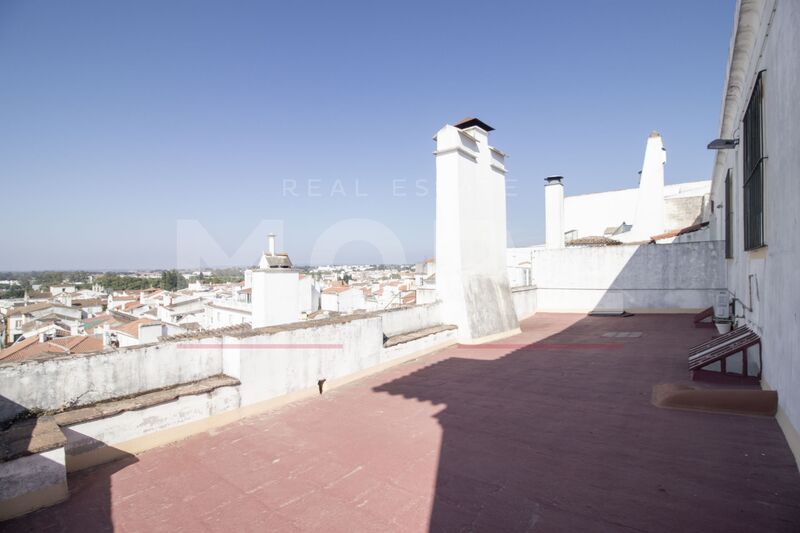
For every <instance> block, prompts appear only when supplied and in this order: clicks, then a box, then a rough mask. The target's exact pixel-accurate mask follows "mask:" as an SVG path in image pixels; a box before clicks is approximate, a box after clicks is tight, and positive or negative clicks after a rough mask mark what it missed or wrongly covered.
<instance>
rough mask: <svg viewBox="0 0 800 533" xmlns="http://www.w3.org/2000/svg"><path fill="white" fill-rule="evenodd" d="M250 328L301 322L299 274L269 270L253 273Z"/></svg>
mask: <svg viewBox="0 0 800 533" xmlns="http://www.w3.org/2000/svg"><path fill="white" fill-rule="evenodd" d="M252 282H253V293H252V302H253V303H252V320H253V327H256V328H260V327H264V326H272V325H275V324H288V323H290V322H296V321H298V320H300V289H299V284H300V273H299V271H296V270H290V269H283V268H268V269H259V270H254V271H253V274H252Z"/></svg>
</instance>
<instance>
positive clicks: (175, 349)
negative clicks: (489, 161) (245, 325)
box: [0, 303, 456, 421]
mask: <svg viewBox="0 0 800 533" xmlns="http://www.w3.org/2000/svg"><path fill="white" fill-rule="evenodd" d="M439 324H442V317H441V306H440V304H439V303H434V304H429V305H420V306H414V307H406V308H396V309H391V310H386V311H381V312H378V313H369V314H365V315H358V316H351V317H344V318H341V319H332V320H319V321H307V322H298V323H294V324H284V325H281V326H273V327H268V328H262V329H261V330H256V331H248V332H247V333H243V334H241V335H239V336H236V337H234V336H222V337H221V336H209V337H205V338H202V337H197V338H190V339H183V340H177V341H168V342H163V343H161V344H157V345H151V346H141V347H136V348H124V349H120V350H114V351H111V352H106V353H97V354H81V355H72V356H64V357H59V358H55V359H51V360H46V361H27V362H20V363H5V364H0V394H1V395H2V399H3V401H2V402H0V421H4V420H9V419H11V418H13V417H14V416H16V415H18V414H20V412H22V411H23V410H26V409H27V410H32V411H57V410H62V409H65V408H70V407H81V406H86V405H92V404H95V403H97V402H102V401H106V400H112V399H118V398H123V397H127V396H133V395H137V394H141V393H144V392H147V391H152V390H156V389H161V388H166V387H172V386H176V385H180V384H184V383H189V382H193V381H198V380H202V379H205V378H208V377H212V376H216V375H219V374H227V375H230V376H232V377H235V378H238V379H239V380H240V381H241V386H240V389H241V405H242V406H245V405H248V404H252V403H254V402H257V401H261V400H265V399H269V398H274V397H276V396H280V395H282V394H286V393H289V392H294V391H298V390H301V389H308V388H310V387H314V386H316V383H317V381H318V380H320V379H328V380H334V379H338V378H342V377H344V376H347V375H350V374H356V373H359V372H363V371H366V370H369V369H370V368H373V367H376V366H379V365H382V364H384V363H388V362H391V361H393V360H395V359H397V358H401V357H404V356H407V355H412V354H414V353H420V352H424V351H427V350H430V349H434V348H437V347H443V346H445V345H447V344H452V343H454V342H455V335H456V332H455V330H449V331H448V332H443V333H440V334H435V335H429V336H426V337H424V338H421V339H418V340H414V341H413V342H409V343H405V344H403V345H400V346H401V347H400V348H398V347H393V348H392V349H387V348H384V346H383V344H384V340H385V338H386V337H391V336H393V335H399V334H403V333H408V332H412V331H417V330H423V329H426V328H430V327H431V326H435V325H439Z"/></svg>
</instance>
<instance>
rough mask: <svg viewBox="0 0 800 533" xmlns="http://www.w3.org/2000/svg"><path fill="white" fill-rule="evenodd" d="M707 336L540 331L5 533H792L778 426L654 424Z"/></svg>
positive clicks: (687, 331)
mask: <svg viewBox="0 0 800 533" xmlns="http://www.w3.org/2000/svg"><path fill="white" fill-rule="evenodd" d="M609 331H624V332H642V335H641V336H640V337H638V338H636V337H604V336H603V333H606V332H609ZM709 335H710V333H709V330H707V329H695V328H693V327H692V319H691V317H690V316H688V315H661V316H654V315H650V316H633V317H628V318H601V317H596V318H593V317H584V316H577V315H546V314H541V315H537V316H536V317H534V318H532V319H530V320H528V321H526V322H525V323H524V324H523V332H522V334H520V335H517V336H516V337H513V338H510V339H506V340H504V341H500V342H499V343H497V344H502V346H497V344H495V345H489V346H487V345H484V346H478V347H469V348H466V347H453V348H449V349H447V350H444V351H442V352H439V353H437V354H434V355H431V356H427V357H424V358H422V359H420V360H417V361H414V362H412V363H408V364H403V365H399V366H397V367H394V368H392V369H389V370H388V371H385V372H383V373H380V374H377V375H375V376H372V377H369V378H366V379H364V380H361V381H359V382H357V383H354V384H351V385H349V386H346V387H342V388H340V389H337V390H333V391H330V392H326V393H325V394H324V395H323V396H321V397H319V398H314V399H312V400H307V401H302V402H298V403H295V404H293V405H290V406H287V407H284V408H282V409H280V410H277V411H273V412H270V413H267V414H264V415H261V416H256V417H253V418H249V419H247V420H245V421H242V422H240V423H235V424H232V425H230V426H227V427H224V428H222V429H220V430H216V431H214V432H212V433H208V434H203V435H198V436H195V437H193V438H190V439H188V440H185V441H182V442H180V443H176V444H174V445H171V446H167V447H164V448H160V449H157V450H152V451H150V452H147V453H144V454H142V455H140V456H138V457H136V458H132V459H131V460H130V461H127V462H121V463H116V464H111V465H106V466H103V467H99V468H97V469H94V470H91V471H87V472H81V473H78V474H77V475H73V476H71V477H70V481H69V483H70V489H71V497H70V499H69V500H68V501H67V502H65V503H63V504H61V505H58V506H56V507H53V508H50V509H46V510H43V511H41V512H38V513H34V514H32V515H28V516H27V517H24V518H22V519H20V520H17V521H14V522H8V523H5V524H3V525H0V530H3V531H10V530H18V531H19V530H26V531H33V530H41V531H45V530H46V531H51V530H52V531H102V530H110V529H112V528H113V529H115V530H118V531H126V532H127V531H206V530H208V531H225V532H229V533H230V532H235V531H301V530H306V531H308V530H315V531H348V532H351V531H426V530H428V529H429V528H430V529H431V530H434V531H491V532H496V531H530V530H533V531H569V532H577V531H580V532H583V531H665V532H674V531H702V532H709V531H725V532H734V531H795V532H796V531H800V476H799V475H798V471H797V468H796V466H795V464H794V462H793V459H792V456H791V454H790V452H789V449H788V447H787V445H786V442H785V440H784V438H783V435H782V433H781V431H780V429H779V428H778V425H777V424H776V422H775V421H774V420H772V419H759V418H748V417H737V416H728V415H713V414H702V413H689V412H680V411H667V410H660V409H656V408H654V407H652V406H651V405H650V394H651V387H652V385H653V384H655V383H660V382H674V381H683V380H686V379H687V377H688V373H687V370H686V364H687V363H686V351H687V348H688V347H689V346H691V345H692V344H695V343H697V342H699V341H702V340H704V339H706V338H708V337H709ZM536 343H539V344H538V345H537V344H536Z"/></svg>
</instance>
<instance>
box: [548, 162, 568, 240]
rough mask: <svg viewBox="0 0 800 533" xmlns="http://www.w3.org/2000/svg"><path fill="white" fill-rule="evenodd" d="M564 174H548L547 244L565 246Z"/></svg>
mask: <svg viewBox="0 0 800 533" xmlns="http://www.w3.org/2000/svg"><path fill="white" fill-rule="evenodd" d="M563 179H564V178H563V176H548V177H546V178H545V181H546V182H547V183H546V184H545V186H544V216H545V246H546V247H547V248H563V247H564V184H563V183H561V180H563Z"/></svg>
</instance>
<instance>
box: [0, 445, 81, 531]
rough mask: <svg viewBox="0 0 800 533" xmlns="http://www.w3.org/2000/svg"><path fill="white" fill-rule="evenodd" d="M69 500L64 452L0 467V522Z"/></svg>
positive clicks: (51, 452)
mask: <svg viewBox="0 0 800 533" xmlns="http://www.w3.org/2000/svg"><path fill="white" fill-rule="evenodd" d="M67 496H68V491H67V470H66V467H65V458H64V448H55V449H53V450H48V451H44V452H40V453H35V454H32V455H28V456H25V457H20V458H18V459H14V460H11V461H6V462H2V463H0V521H2V520H8V519H9V518H13V517H15V516H20V515H23V514H25V513H28V512H31V511H34V510H36V509H40V508H42V507H46V506H48V505H53V504H55V503H58V502H60V501H62V500H65V499H66V498H67Z"/></svg>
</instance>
